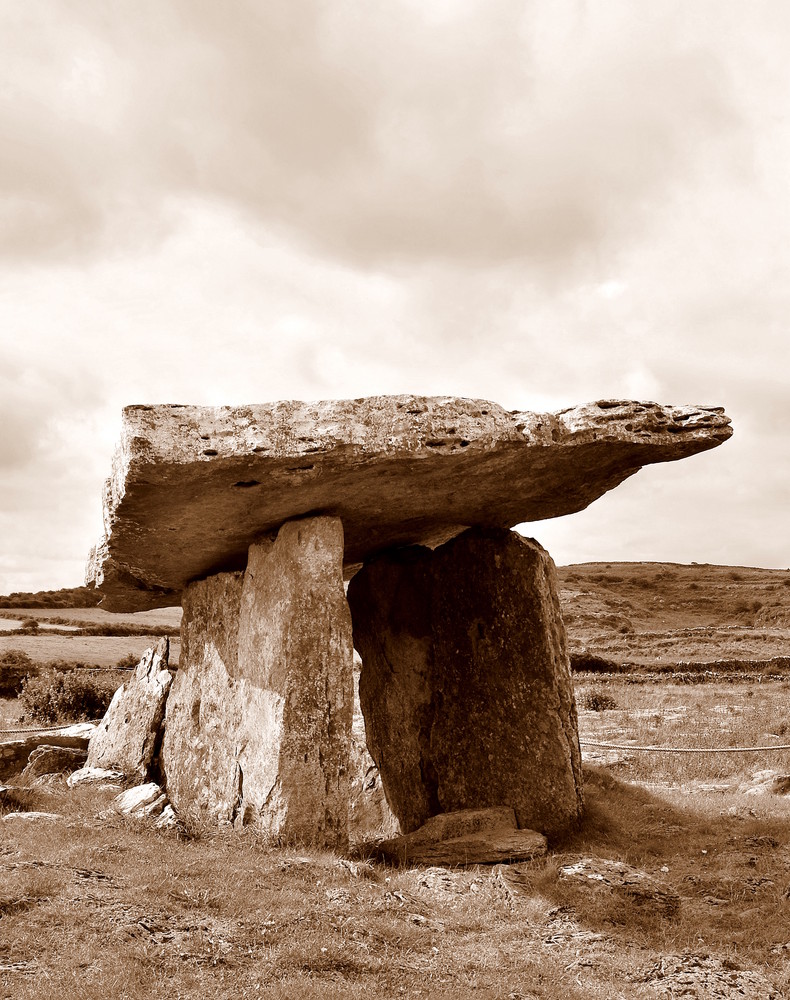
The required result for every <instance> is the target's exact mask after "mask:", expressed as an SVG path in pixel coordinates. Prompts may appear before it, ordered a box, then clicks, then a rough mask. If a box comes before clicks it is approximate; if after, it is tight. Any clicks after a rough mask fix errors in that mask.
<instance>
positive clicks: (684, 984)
mask: <svg viewBox="0 0 790 1000" xmlns="http://www.w3.org/2000/svg"><path fill="white" fill-rule="evenodd" d="M640 980H641V981H642V982H645V983H647V984H648V985H649V986H650V987H651V988H652V989H654V990H655V991H656V993H657V995H658V997H666V998H667V1000H670V998H675V997H688V998H690V1000H732V998H734V997H744V998H749V1000H758V998H759V1000H781V994H780V993H779V992H778V991H777V990H775V989H774V987H773V986H772V984H771V983H770V981H769V980H768V979H766V977H765V976H764V975H763V974H762V973H761V972H757V971H756V970H755V969H743V968H740V967H739V965H738V964H737V963H734V962H732V961H730V960H728V959H724V960H722V959H720V958H714V957H713V956H711V955H691V954H685V955H663V956H662V957H661V958H660V959H659V960H658V961H657V962H656V963H655V965H653V966H652V967H651V968H650V969H648V971H647V972H646V973H645V974H644V976H641V977H640Z"/></svg>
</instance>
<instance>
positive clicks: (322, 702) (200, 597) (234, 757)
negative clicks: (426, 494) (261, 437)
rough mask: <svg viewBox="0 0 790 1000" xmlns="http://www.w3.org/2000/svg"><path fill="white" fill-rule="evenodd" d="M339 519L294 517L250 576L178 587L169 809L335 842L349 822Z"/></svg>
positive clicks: (345, 620) (260, 548)
mask: <svg viewBox="0 0 790 1000" xmlns="http://www.w3.org/2000/svg"><path fill="white" fill-rule="evenodd" d="M342 562H343V527H342V524H341V523H340V520H339V519H338V518H334V517H316V518H306V519H304V520H300V521H289V522H287V523H286V524H284V525H283V526H282V528H281V529H280V531H279V533H278V535H277V539H276V541H274V542H271V541H263V542H261V543H259V544H256V545H253V546H252V547H251V548H250V551H249V558H248V563H247V569H246V571H245V572H244V573H219V574H216V575H214V576H211V577H208V578H207V579H205V580H200V581H198V582H196V583H193V584H191V585H190V586H189V587H188V588H187V589H186V591H185V592H184V617H183V621H182V626H181V634H182V647H181V663H180V667H179V670H178V673H177V675H176V679H175V682H174V684H173V688H172V691H171V693H170V697H169V698H168V703H167V715H166V719H165V737H164V743H163V751H162V760H163V767H164V772H165V777H166V783H167V791H168V795H169V796H170V799H171V801H172V802H173V804H174V806H175V807H176V809H177V810H178V811H179V812H181V813H182V814H185V815H190V814H191V815H193V816H197V817H201V818H203V819H206V820H208V821H209V822H216V821H220V822H223V821H224V822H231V823H235V824H254V825H255V826H257V827H258V828H260V829H261V830H262V831H264V832H266V833H268V834H271V835H273V836H277V837H280V838H282V839H284V840H304V841H309V842H311V843H319V844H322V845H325V846H331V847H341V846H343V845H344V844H345V843H346V841H347V836H348V831H347V823H348V786H349V774H348V756H349V742H350V737H351V719H352V712H353V686H352V640H351V616H350V614H349V610H348V605H347V604H346V600H345V595H344V591H343V577H342Z"/></svg>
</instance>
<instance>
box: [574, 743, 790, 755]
mask: <svg viewBox="0 0 790 1000" xmlns="http://www.w3.org/2000/svg"><path fill="white" fill-rule="evenodd" d="M579 743H580V744H581V745H582V746H583V747H598V748H600V749H602V750H645V751H648V752H651V753H765V751H766V750H790V743H783V744H780V745H779V746H772V747H635V746H631V745H630V744H629V743H599V742H597V741H595V740H579Z"/></svg>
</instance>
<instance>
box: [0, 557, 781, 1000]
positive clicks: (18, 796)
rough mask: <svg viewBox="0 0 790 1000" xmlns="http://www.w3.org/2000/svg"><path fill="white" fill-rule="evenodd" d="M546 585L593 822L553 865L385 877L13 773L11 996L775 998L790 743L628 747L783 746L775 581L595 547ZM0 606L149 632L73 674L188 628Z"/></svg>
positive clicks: (380, 869)
mask: <svg viewBox="0 0 790 1000" xmlns="http://www.w3.org/2000/svg"><path fill="white" fill-rule="evenodd" d="M558 578H559V586H560V596H561V601H562V610H563V616H564V618H565V621H566V623H567V630H568V641H569V649H570V652H571V656H572V662H573V663H574V665H575V667H576V668H577V669H576V671H575V673H574V688H575V694H576V701H577V706H578V712H579V730H580V738H581V740H582V750H583V757H584V794H585V816H584V820H583V822H582V825H581V827H580V828H579V829H578V830H577V831H576V832H574V833H573V834H571V835H569V836H566V837H563V838H557V839H555V840H554V841H552V842H550V845H549V852H548V854H547V855H546V856H545V857H542V858H537V859H535V860H534V861H532V862H526V863H520V864H515V865H501V864H498V865H488V866H473V867H471V868H466V869H464V868H457V867H450V868H436V867H430V866H428V867H425V866H418V867H411V866H409V865H406V866H405V867H403V866H400V867H399V866H394V867H393V866H392V865H391V864H388V863H382V862H381V861H378V860H376V859H375V857H372V856H369V854H368V853H367V852H366V851H365V850H364V849H363V848H360V849H359V850H357V852H356V853H355V854H352V855H351V856H343V855H338V854H337V853H334V852H327V851H325V850H323V851H322V850H314V849H310V848H309V847H307V846H305V845H293V846H287V845H286V846H283V847H273V846H271V845H270V844H267V842H266V841H265V838H264V839H262V838H260V837H259V836H256V834H255V833H254V832H253V831H244V832H242V833H238V832H226V833H222V832H219V831H217V830H216V829H211V828H209V827H208V826H188V825H184V824H181V825H179V826H177V827H175V828H171V829H169V830H157V829H155V828H154V826H153V821H152V820H144V819H134V818H131V819H130V818H126V817H121V816H120V815H119V814H118V813H116V812H114V811H113V809H112V807H111V802H112V800H113V798H114V796H116V795H117V791H118V789H117V787H113V788H110V789H106V790H104V791H97V790H96V789H95V787H93V788H91V789H90V790H87V789H84V788H79V787H77V788H73V789H69V788H67V787H66V784H65V780H64V778H63V777H57V776H50V777H49V778H47V779H43V778H38V779H33V780H31V781H30V782H22V783H18V781H17V779H14V781H8V782H7V784H12V785H13V786H14V787H13V788H12V789H10V790H9V791H7V792H6V793H5V796H4V799H3V802H2V805H1V806H0V810H2V814H3V815H4V816H5V815H8V814H9V813H12V812H15V813H16V812H22V813H25V812H27V813H29V814H31V816H32V815H33V814H34V813H35V812H44V813H54V814H57V816H58V817H59V818H57V819H54V818H53V819H49V820H48V819H46V818H42V819H40V820H35V819H31V820H29V821H25V820H24V819H17V820H14V819H12V820H8V821H4V822H3V825H2V832H3V854H2V857H0V868H1V869H2V873H3V880H2V897H1V898H0V912H1V913H2V917H0V926H2V929H3V937H2V942H3V943H2V952H1V953H0V982H2V983H3V987H4V990H5V992H4V994H3V995H4V996H7V997H14V998H17V997H19V998H28V997H29V998H34V997H35V998H38V997H52V998H55V997H61V996H64V995H67V994H68V993H69V992H71V991H72V990H73V989H74V988H75V984H79V991H80V994H81V995H83V996H86V997H93V996H96V997H99V996H100V995H102V996H103V995H105V994H106V992H107V990H108V989H111V990H112V991H113V992H114V993H115V994H116V995H117V996H118V997H119V998H129V1000H137V998H143V997H159V996H161V997H165V996H167V997H173V996H181V997H184V998H187V997H188V998H195V1000H197V998H199V997H203V996H205V995H206V994H207V993H211V995H212V996H217V997H227V998H232V997H254V996H259V995H263V996H268V997H281V998H290V997H298V996H309V997H327V998H328V997H335V996H338V997H345V996H348V997H352V996H354V997H356V996H360V995H362V993H364V994H365V995H370V996H372V997H378V996H380V997H382V998H383V997H389V996H391V995H393V994H394V995H396V996H399V995H402V996H420V997H435V998H449V997H456V996H458V995H472V994H474V995H475V996H481V997H486V998H491V1000H494V998H497V1000H498V998H505V997H507V998H511V997H512V998H514V1000H515V998H523V1000H527V998H529V1000H532V998H560V997H563V998H573V1000H583V998H593V997H596V998H601V1000H603V998H607V1000H609V998H619V997H622V998H629V1000H630V998H670V997H679V996H690V997H700V998H707V997H716V998H718V997H722V998H730V997H738V996H743V997H749V998H751V997H754V998H758V997H780V996H782V995H783V994H784V992H785V991H786V990H787V989H788V986H790V941H788V935H787V914H788V906H790V902H789V898H790V844H789V843H788V838H787V832H786V831H787V828H788V826H787V824H788V822H789V821H790V794H788V793H790V750H783V751H777V752H769V751H765V752H761V753H745V752H731V753H727V752H724V753H716V754H705V753H694V752H691V753H658V752H642V751H629V750H628V749H627V747H628V745H632V746H637V747H638V746H652V747H661V746H663V747H674V748H686V749H689V750H694V749H695V748H696V749H719V750H726V748H728V747H734V746H738V747H753V746H762V747H770V746H772V745H775V746H781V745H784V744H786V743H790V707H789V706H790V697H789V695H790V669H788V662H787V657H786V651H787V650H788V648H790V643H788V639H789V638H790V629H789V628H788V621H790V582H788V581H790V572H787V571H780V570H760V569H750V568H745V567H724V566H708V565H700V566H696V565H677V564H661V563H650V564H648V563H644V564H639V563H599V564H581V565H575V566H566V567H560V568H559V569H558ZM13 613H14V614H15V615H17V616H18V617H17V618H16V619H15V620H16V621H19V620H22V619H28V618H32V619H34V620H36V621H38V622H39V629H41V628H42V626H44V625H46V624H48V623H52V619H53V618H56V619H58V620H59V624H60V625H63V624H65V623H67V622H68V623H69V624H72V625H74V626H76V625H77V624H78V623H81V624H82V625H89V626H91V627H95V626H97V625H99V626H101V625H106V624H107V623H112V624H113V625H115V626H122V627H124V628H130V629H133V630H135V631H137V630H140V631H142V630H144V629H147V630H148V632H147V634H145V635H129V636H127V637H118V636H92V637H91V641H92V642H95V643H98V644H101V643H104V644H106V645H107V651H106V652H105V653H98V652H97V654H96V658H95V659H94V660H92V661H87V660H86V661H85V665H84V666H83V667H81V668H79V669H81V670H87V671H90V672H92V671H93V670H94V669H95V667H98V666H103V665H105V664H107V663H108V662H110V661H111V660H112V659H113V658H114V657H116V655H118V656H122V655H129V654H132V655H137V649H138V647H139V645H140V644H141V643H142V644H145V643H147V644H149V645H150V644H152V643H153V641H154V639H155V637H156V636H157V635H158V634H159V631H158V630H162V629H163V628H167V627H170V628H172V627H173V626H174V625H177V623H178V620H179V618H180V609H160V610H157V611H149V612H143V613H138V614H114V615H112V616H111V615H109V614H108V613H107V612H102V611H101V610H100V609H76V608H75V609H60V610H59V611H58V612H57V614H55V613H54V612H53V611H51V610H47V609H41V608H38V609H37V608H30V609H19V610H15V611H14V612H13ZM2 614H3V615H4V616H5V615H11V614H12V612H11V610H10V609H6V610H4V611H3V612H2ZM4 620H5V621H8V622H9V624H13V623H14V619H11V618H5V619H4ZM22 641H24V643H25V646H24V648H25V649H26V650H27V651H29V655H30V656H31V659H32V660H33V661H34V662H36V663H42V662H45V661H46V660H47V659H48V658H49V656H50V653H51V652H52V650H53V648H55V647H51V646H50V645H48V644H49V643H50V642H52V641H56V642H58V643H59V645H58V646H57V647H56V648H55V649H56V652H55V656H56V658H57V659H58V660H60V661H63V662H69V661H73V660H75V659H77V658H78V656H77V650H78V649H80V650H82V648H83V647H82V646H81V645H80V642H81V641H83V642H84V641H85V640H83V639H81V637H80V636H79V635H77V634H75V633H74V632H71V633H66V634H64V635H57V636H50V635H47V634H35V635H32V636H31V635H29V634H26V635H22V634H20V633H18V632H5V633H3V636H2V649H3V655H6V654H7V652H8V651H9V650H11V649H14V648H17V649H19V648H22V647H21V646H19V645H18V644H19V643H20V642H22ZM71 644H75V645H71ZM118 644H120V645H118ZM96 649H97V650H98V649H100V647H99V646H97V647H96ZM110 650H112V652H110ZM82 656H83V653H82V652H80V654H79V658H82ZM591 666H592V668H593V669H592V670H590V669H583V668H589V667H591ZM607 666H608V667H609V669H607ZM102 672H103V673H106V672H107V671H106V667H105V670H104V671H102ZM0 705H2V713H3V714H2V719H3V722H2V723H0V725H2V726H3V727H6V728H12V727H13V728H17V727H19V726H20V725H21V724H24V725H25V726H27V725H31V724H34V723H33V720H30V719H26V720H23V721H21V720H20V714H23V713H22V709H21V704H20V702H19V701H18V700H17V699H13V698H6V699H4V700H3V701H2V702H0ZM65 721H69V720H65ZM585 740H591V741H597V742H604V743H612V744H617V745H618V746H619V747H620V749H615V750H610V749H602V748H594V747H589V746H585V745H584V741H585Z"/></svg>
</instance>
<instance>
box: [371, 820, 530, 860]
mask: <svg viewBox="0 0 790 1000" xmlns="http://www.w3.org/2000/svg"><path fill="white" fill-rule="evenodd" d="M377 850H378V852H379V853H381V854H382V855H383V856H384V857H386V858H389V859H391V860H394V861H399V862H401V863H402V864H406V863H409V864H427V865H485V864H497V863H499V862H503V861H524V860H526V859H528V858H534V857H538V856H540V855H542V854H545V853H546V838H545V837H544V836H543V835H542V834H540V833H537V832H536V831H535V830H519V829H518V827H517V825H516V815H515V813H514V811H513V810H512V809H511V808H508V807H506V806H500V807H494V808H491V809H461V810H457V811H455V812H451V813H440V814H439V815H437V816H432V817H431V819H429V820H428V822H427V823H425V824H423V826H421V827H420V828H419V829H417V830H414V831H413V832H412V833H409V834H406V835H404V836H402V837H395V838H393V839H391V840H385V841H383V842H382V843H381V844H380V845H379V846H378V849H377Z"/></svg>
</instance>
